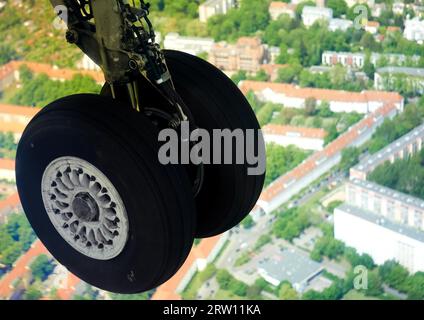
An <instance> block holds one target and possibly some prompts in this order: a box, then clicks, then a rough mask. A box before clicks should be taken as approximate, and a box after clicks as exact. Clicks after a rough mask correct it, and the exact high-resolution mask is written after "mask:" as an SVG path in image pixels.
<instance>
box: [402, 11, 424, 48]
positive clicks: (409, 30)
mask: <svg viewBox="0 0 424 320" xmlns="http://www.w3.org/2000/svg"><path fill="white" fill-rule="evenodd" d="M403 37H404V38H406V39H407V40H410V41H417V42H419V43H421V42H422V41H423V40H424V20H420V18H419V17H415V18H413V19H410V20H405V29H404V31H403Z"/></svg>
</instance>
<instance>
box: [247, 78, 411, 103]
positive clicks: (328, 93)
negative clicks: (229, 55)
mask: <svg viewBox="0 0 424 320" xmlns="http://www.w3.org/2000/svg"><path fill="white" fill-rule="evenodd" d="M239 86H240V90H241V91H242V92H243V93H244V94H246V93H247V92H249V91H253V92H261V91H264V90H266V89H270V90H272V91H274V92H277V93H281V94H284V95H286V96H288V97H296V98H303V99H307V98H315V99H317V100H322V101H346V102H369V101H382V102H400V101H402V100H403V97H402V96H401V95H400V94H399V93H397V92H386V91H363V92H349V91H342V90H330V89H316V88H300V87H298V86H295V85H292V84H286V83H272V82H261V81H251V80H245V81H241V82H240V84H239Z"/></svg>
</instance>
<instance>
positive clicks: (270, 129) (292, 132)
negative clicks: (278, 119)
mask: <svg viewBox="0 0 424 320" xmlns="http://www.w3.org/2000/svg"><path fill="white" fill-rule="evenodd" d="M262 131H263V132H264V133H265V134H275V135H283V136H295V137H303V138H317V139H324V138H325V136H326V135H327V132H326V131H325V130H324V129H316V128H306V127H295V126H281V125H277V124H267V125H266V126H264V127H263V128H262Z"/></svg>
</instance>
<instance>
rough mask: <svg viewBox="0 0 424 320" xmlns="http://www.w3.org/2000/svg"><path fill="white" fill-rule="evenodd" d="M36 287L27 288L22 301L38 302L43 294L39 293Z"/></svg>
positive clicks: (34, 285)
mask: <svg viewBox="0 0 424 320" xmlns="http://www.w3.org/2000/svg"><path fill="white" fill-rule="evenodd" d="M38 287H39V286H38V285H36V284H33V285H31V286H29V287H28V289H26V290H25V293H24V299H25V300H39V299H40V298H41V297H42V296H43V293H42V292H41V291H40V289H39V288H38Z"/></svg>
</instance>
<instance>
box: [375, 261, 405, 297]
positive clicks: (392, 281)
mask: <svg viewBox="0 0 424 320" xmlns="http://www.w3.org/2000/svg"><path fill="white" fill-rule="evenodd" d="M379 274H380V276H381V279H382V280H383V281H384V282H385V283H387V284H388V285H389V286H391V287H392V288H395V289H398V290H401V289H402V285H403V284H404V283H405V280H406V279H407V278H408V275H409V273H408V270H406V269H405V268H404V267H402V266H401V265H400V264H399V263H398V262H396V261H394V260H390V261H386V262H385V263H384V264H383V265H382V266H380V268H379Z"/></svg>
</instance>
